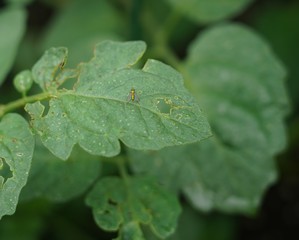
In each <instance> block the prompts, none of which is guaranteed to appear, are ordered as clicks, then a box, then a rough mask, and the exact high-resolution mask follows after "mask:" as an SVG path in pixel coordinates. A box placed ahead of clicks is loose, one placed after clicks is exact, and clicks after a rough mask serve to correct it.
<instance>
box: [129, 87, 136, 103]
mask: <svg viewBox="0 0 299 240" xmlns="http://www.w3.org/2000/svg"><path fill="white" fill-rule="evenodd" d="M130 101H131V102H137V103H138V102H139V97H138V96H137V94H136V90H135V88H131V91H130V93H129V95H128V102H130Z"/></svg>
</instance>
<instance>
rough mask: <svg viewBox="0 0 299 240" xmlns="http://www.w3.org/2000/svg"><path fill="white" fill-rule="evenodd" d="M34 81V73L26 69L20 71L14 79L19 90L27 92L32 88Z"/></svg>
mask: <svg viewBox="0 0 299 240" xmlns="http://www.w3.org/2000/svg"><path fill="white" fill-rule="evenodd" d="M32 83H33V78H32V73H31V71H30V70H24V71H22V72H20V73H18V74H17V75H16V76H15V78H14V80H13V84H14V86H15V88H16V89H17V91H18V92H20V93H22V94H25V93H26V92H27V91H29V90H30V88H31V86H32Z"/></svg>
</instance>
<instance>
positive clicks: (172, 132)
mask: <svg viewBox="0 0 299 240" xmlns="http://www.w3.org/2000/svg"><path fill="white" fill-rule="evenodd" d="M144 51H145V44H144V43H143V42H126V43H116V42H110V41H106V42H103V43H101V44H99V45H97V48H96V51H95V57H94V58H93V59H92V60H91V61H90V62H89V63H86V64H82V66H81V68H80V75H79V79H78V82H77V84H76V86H75V89H74V90H65V91H61V92H57V96H55V97H54V98H53V99H51V100H50V108H49V111H48V113H47V114H45V116H43V115H44V108H45V107H44V106H43V105H42V104H41V103H40V102H36V103H34V104H28V105H27V106H26V110H27V112H28V113H29V114H30V115H31V117H32V126H33V128H34V129H35V131H36V133H37V134H39V135H40V137H41V140H42V142H43V144H44V145H45V146H46V147H47V148H48V149H50V151H52V152H53V153H54V154H55V155H56V156H58V157H60V158H62V159H67V158H68V157H69V155H70V153H71V150H72V147H73V146H74V145H75V144H76V143H79V145H80V146H81V147H82V148H83V149H85V150H86V151H88V152H89V153H91V154H95V155H103V156H114V155H116V154H118V153H119V151H120V144H119V139H120V140H121V141H122V142H124V143H125V144H126V145H127V146H129V147H132V148H135V149H161V148H163V147H165V146H173V145H180V144H184V143H190V142H195V141H199V140H201V139H204V138H206V137H208V136H209V135H210V129H209V124H208V122H207V120H206V118H205V116H204V115H203V114H202V112H201V110H200V108H199V106H198V104H197V103H196V101H195V99H194V98H193V96H192V95H191V94H190V93H189V92H188V91H187V90H186V89H185V88H184V86H183V79H182V77H181V75H180V74H179V73H178V72H176V71H175V70H174V69H172V68H171V67H169V66H167V65H165V64H162V63H161V62H158V61H155V60H149V61H147V63H146V64H145V66H144V67H143V69H142V70H139V69H134V68H133V67H132V66H133V65H134V64H136V62H137V61H138V59H139V58H140V57H141V56H142V54H143V52H144ZM132 88H135V90H134V94H132V92H131V89H132ZM130 94H131V95H130ZM132 96H134V98H132ZM137 100H139V101H137Z"/></svg>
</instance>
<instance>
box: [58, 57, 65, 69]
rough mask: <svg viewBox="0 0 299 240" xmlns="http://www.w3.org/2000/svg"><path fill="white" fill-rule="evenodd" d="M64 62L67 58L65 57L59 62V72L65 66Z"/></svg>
mask: <svg viewBox="0 0 299 240" xmlns="http://www.w3.org/2000/svg"><path fill="white" fill-rule="evenodd" d="M66 61H67V57H65V58H64V59H63V60H62V61H61V63H60V64H59V65H58V66H59V68H60V69H61V70H62V69H64V66H65V64H66Z"/></svg>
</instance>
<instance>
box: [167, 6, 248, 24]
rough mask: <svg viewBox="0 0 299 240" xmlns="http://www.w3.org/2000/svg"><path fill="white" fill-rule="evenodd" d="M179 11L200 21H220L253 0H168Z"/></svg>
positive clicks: (236, 12)
mask: <svg viewBox="0 0 299 240" xmlns="http://www.w3.org/2000/svg"><path fill="white" fill-rule="evenodd" d="M166 1H168V2H169V3H170V4H171V5H173V7H174V8H176V9H177V10H178V11H180V12H182V13H183V14H185V15H186V16H188V17H190V18H191V19H193V20H194V21H196V22H199V23H209V22H215V21H219V20H222V19H225V18H228V17H231V16H234V15H236V14H238V13H239V12H240V11H242V10H243V9H245V8H246V7H247V5H249V3H251V2H252V0H197V1H194V0H185V1H180V0H166Z"/></svg>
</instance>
